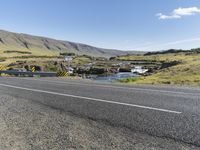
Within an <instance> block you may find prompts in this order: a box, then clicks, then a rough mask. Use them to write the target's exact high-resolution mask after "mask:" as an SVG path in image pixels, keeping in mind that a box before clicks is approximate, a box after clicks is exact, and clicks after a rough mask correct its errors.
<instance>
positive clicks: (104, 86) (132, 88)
mask: <svg viewBox="0 0 200 150" xmlns="http://www.w3.org/2000/svg"><path fill="white" fill-rule="evenodd" d="M17 79H23V80H30V81H34V80H36V81H43V82H49V83H60V84H65V83H67V84H71V85H82V86H85V85H87V86H95V87H103V88H116V89H127V90H137V91H146V92H161V93H171V94H181V95H182V94H183V95H188V94H189V95H198V94H197V93H187V92H176V91H167V90H155V89H143V88H134V87H122V86H113V85H102V84H88V83H77V82H68V81H67V82H66V81H65V82H64V81H63V82H61V81H50V80H44V79H29V78H17Z"/></svg>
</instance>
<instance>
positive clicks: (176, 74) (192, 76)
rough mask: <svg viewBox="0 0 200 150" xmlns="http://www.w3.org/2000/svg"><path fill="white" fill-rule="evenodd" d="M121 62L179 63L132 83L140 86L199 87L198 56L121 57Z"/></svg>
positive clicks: (199, 57) (199, 63)
mask: <svg viewBox="0 0 200 150" xmlns="http://www.w3.org/2000/svg"><path fill="white" fill-rule="evenodd" d="M119 59H122V60H149V61H174V60H176V61H180V62H181V63H180V64H178V65H176V66H172V67H170V68H167V69H162V70H159V71H157V73H155V74H152V75H150V76H147V77H142V78H140V79H139V80H133V83H140V84H178V85H198V86H200V54H190V55H187V54H186V53H178V54H161V55H150V56H123V57H120V58H119Z"/></svg>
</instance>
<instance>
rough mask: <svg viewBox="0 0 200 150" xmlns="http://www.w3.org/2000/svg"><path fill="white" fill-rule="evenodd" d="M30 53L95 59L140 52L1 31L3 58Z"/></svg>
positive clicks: (0, 45) (0, 42) (1, 52)
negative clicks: (18, 53)
mask: <svg viewBox="0 0 200 150" xmlns="http://www.w3.org/2000/svg"><path fill="white" fill-rule="evenodd" d="M18 50H19V51H28V52H31V53H32V54H33V55H48V56H49V55H57V54H59V53H60V52H67V53H75V54H77V55H90V56H93V57H107V58H108V57H112V56H117V55H126V54H134V53H139V52H134V51H132V52H131V51H128V52H127V51H120V50H114V49H104V48H97V47H94V46H90V45H86V44H81V43H75V42H69V41H62V40H56V39H51V38H47V37H39V36H33V35H27V34H21V33H13V32H8V31H4V30H0V54H1V56H2V57H4V56H5V57H10V56H16V55H17V54H14V53H13V54H12V55H11V54H9V55H7V54H5V53H3V51H18Z"/></svg>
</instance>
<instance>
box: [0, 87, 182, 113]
mask: <svg viewBox="0 0 200 150" xmlns="http://www.w3.org/2000/svg"><path fill="white" fill-rule="evenodd" d="M0 85H1V86H4V87H9V88H14V89H20V90H26V91H32V92H39V93H46V94H52V95H59V96H65V97H73V98H78V99H86V100H90V101H97V102H104V103H110V104H117V105H124V106H130V107H137V108H142V109H149V110H155V111H161V112H167V113H174V114H181V113H182V112H179V111H173V110H168V109H162V108H156V107H149V106H143V105H136V104H129V103H121V102H116V101H109V100H104V99H98V98H91V97H83V96H77V95H71V94H64V93H58V92H52V91H45V90H39V89H31V88H25V87H19V86H14V85H7V84H0Z"/></svg>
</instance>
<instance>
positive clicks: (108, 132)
mask: <svg viewBox="0 0 200 150" xmlns="http://www.w3.org/2000/svg"><path fill="white" fill-rule="evenodd" d="M61 149H62V150H68V149H69V150H73V149H79V150H82V149H83V150H89V149H97V150H98V149H108V150H111V149H115V150H118V149H119V150H123V149H124V150H128V149H130V150H199V149H200V148H198V147H195V146H192V145H188V144H185V143H181V142H177V141H174V140H171V139H163V138H159V137H153V136H149V135H146V134H142V133H139V132H133V131H131V130H129V129H126V128H120V127H113V126H110V125H109V124H106V123H104V122H101V121H94V120H90V119H86V118H80V117H78V116H75V115H73V114H71V113H68V112H64V111H62V110H57V109H53V108H50V107H48V106H44V105H41V104H38V103H36V102H33V101H29V100H26V99H20V98H14V97H11V96H9V95H4V94H2V93H1V91H0V150H61Z"/></svg>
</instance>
